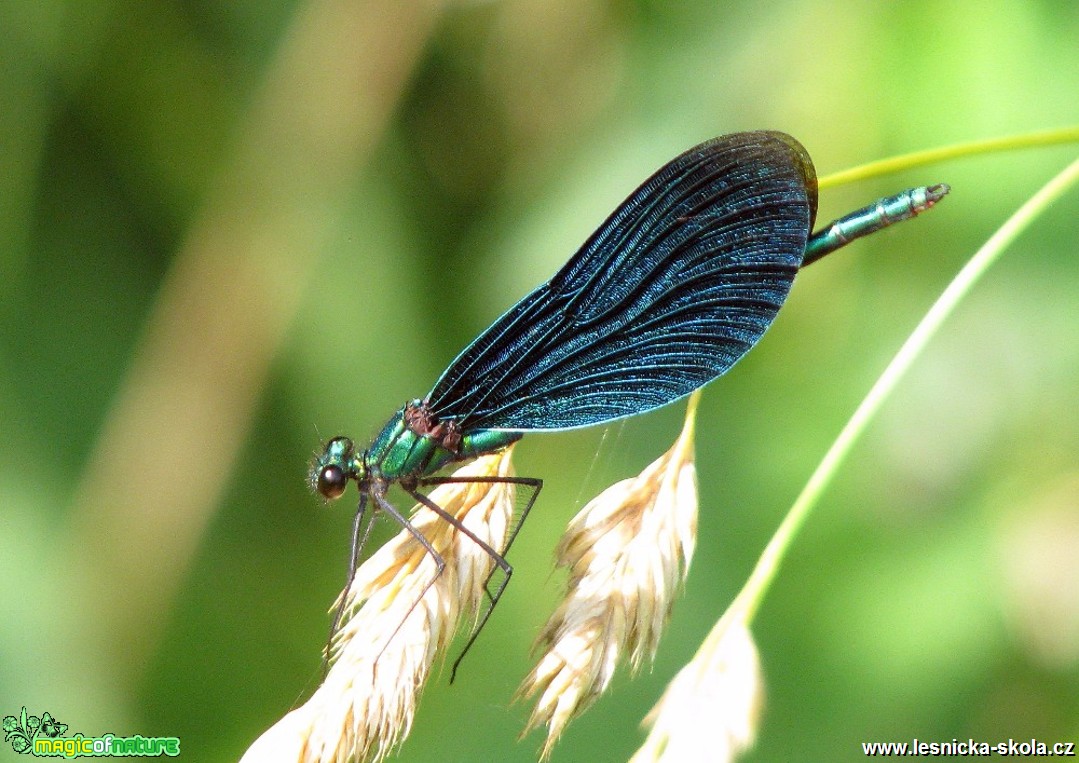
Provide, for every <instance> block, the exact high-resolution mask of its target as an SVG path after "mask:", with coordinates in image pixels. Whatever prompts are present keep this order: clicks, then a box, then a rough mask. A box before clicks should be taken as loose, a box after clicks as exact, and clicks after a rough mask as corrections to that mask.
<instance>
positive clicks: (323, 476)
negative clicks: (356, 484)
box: [318, 464, 348, 501]
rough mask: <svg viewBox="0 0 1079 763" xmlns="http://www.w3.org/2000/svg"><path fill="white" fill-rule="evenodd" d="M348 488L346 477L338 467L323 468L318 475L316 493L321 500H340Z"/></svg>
mask: <svg viewBox="0 0 1079 763" xmlns="http://www.w3.org/2000/svg"><path fill="white" fill-rule="evenodd" d="M346 487H348V476H347V475H346V474H345V472H344V470H343V469H341V467H340V466H334V465H332V464H331V465H330V466H324V467H323V468H322V471H320V472H319V473H318V492H319V493H320V494H321V495H322V497H323V498H326V499H328V500H331V501H332V500H333V499H334V498H340V497H341V496H342V495H343V494H344V492H345V488H346Z"/></svg>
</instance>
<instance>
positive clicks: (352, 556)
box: [324, 491, 374, 669]
mask: <svg viewBox="0 0 1079 763" xmlns="http://www.w3.org/2000/svg"><path fill="white" fill-rule="evenodd" d="M366 513H367V493H365V492H362V491H361V492H360V503H359V506H357V507H356V516H355V517H353V518H352V548H351V549H350V550H349V556H348V578H347V579H346V580H345V588H344V590H343V591H341V600H340V602H338V604H337V609H336V611H335V612H334V613H333V623H332V624H331V625H330V636H329V638H328V639H327V640H326V654H325V655H324V657H325V660H324V662H325V666H326V668H327V669H328V668H329V663H330V649H331V647H332V646H333V637H334V634H335V633H337V627H338V626H339V625H340V624H341V617H342V616H343V615H344V613H345V602H346V601H348V591H349V589H350V588H352V581H353V580H355V579H356V567H357V566H358V565H357V562H358V561H359V558H360V552H361V551H362V550H363V547H364V546H365V545H367V536H368V535H370V534H371V526H372V525H373V524H374V521H368V522H367V525H366V526H365V527H364V531H363V537H362V538H361V537H360V526H361V525H363V518H364V515H365V514H366Z"/></svg>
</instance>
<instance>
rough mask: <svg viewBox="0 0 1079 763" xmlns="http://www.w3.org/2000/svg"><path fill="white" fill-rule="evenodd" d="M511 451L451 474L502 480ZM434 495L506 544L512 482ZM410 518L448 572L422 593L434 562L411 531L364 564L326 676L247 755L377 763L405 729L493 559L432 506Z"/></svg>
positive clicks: (464, 485) (449, 488) (348, 595)
mask: <svg viewBox="0 0 1079 763" xmlns="http://www.w3.org/2000/svg"><path fill="white" fill-rule="evenodd" d="M511 450H512V448H508V449H506V450H504V451H501V452H500V453H496V454H492V455H489V456H483V457H481V458H478V459H476V460H475V461H473V462H471V463H469V464H467V465H466V466H464V467H462V468H460V469H458V470H457V471H456V472H454V474H453V476H454V477H455V478H465V479H467V478H469V477H495V476H498V477H506V476H508V475H510V474H511V470H510V451H511ZM429 497H430V498H431V500H432V501H434V502H435V503H436V504H438V505H439V506H441V507H443V508H444V509H445V510H446V511H447V512H449V513H450V514H452V515H453V516H454V517H456V518H457V519H458V521H460V522H461V523H462V524H463V525H464V526H465V527H467V528H468V529H469V530H471V531H472V532H473V533H475V534H476V535H477V536H478V537H479V538H481V539H482V540H484V541H486V542H487V543H488V544H489V545H491V546H492V547H494V548H502V547H503V546H504V545H505V543H506V539H507V532H508V528H509V527H510V523H511V521H512V517H513V510H514V489H513V485H510V484H505V483H483V482H471V483H468V482H456V483H447V484H443V485H439V486H438V487H436V488H435V489H434V490H432V491H431V493H430V496H429ZM411 521H412V524H413V526H414V527H415V528H416V529H417V530H419V531H420V532H421V533H423V535H424V537H426V538H427V540H428V541H429V542H430V543H431V546H432V547H433V548H434V549H435V550H436V551H437V552H438V553H439V554H440V555H441V556H442V558H443V559H444V560H445V562H446V568H445V570H444V571H443V573H442V575H441V576H439V577H438V579H437V580H435V582H434V584H433V585H431V586H430V587H429V588H427V590H426V591H424V588H425V587H426V586H427V585H428V583H429V582H430V581H431V580H432V579H433V578H434V576H435V573H436V570H437V567H436V565H435V562H434V560H433V559H432V558H431V556H430V554H428V553H426V551H425V550H424V549H423V547H422V546H421V545H420V544H419V543H417V542H416V540H415V538H413V537H412V535H411V534H410V533H409V532H408V531H407V530H402V531H401V532H400V533H398V534H397V535H396V536H395V537H394V538H393V539H392V540H391V541H389V542H388V543H387V544H386V545H384V546H383V547H382V548H380V549H379V550H378V551H377V552H375V553H374V554H373V555H372V556H371V557H370V558H369V559H368V560H367V561H365V562H364V563H363V564H362V565H360V567H359V568H358V569H357V570H356V576H355V578H354V579H353V581H352V585H351V586H350V587H349V589H348V590H347V591H345V592H343V593H342V595H343V596H344V597H345V609H344V612H343V614H342V623H341V627H340V628H339V629H338V631H337V633H336V634H335V636H334V639H333V644H332V645H331V666H330V669H329V671H328V672H327V675H326V679H325V681H323V683H322V685H321V686H320V687H319V688H318V689H317V690H316V691H315V693H314V694H313V695H312V696H311V698H310V699H309V700H308V701H307V702H306V703H305V704H304V705H303V706H302V707H300V708H298V709H296V710H294V711H292V712H291V713H289V714H288V715H286V716H285V717H284V718H282V719H281V721H279V722H278V723H277V724H276V725H275V726H273V727H272V728H270V729H269V730H268V731H267V732H266V733H265V734H263V736H262V737H261V738H260V739H259V740H257V741H256V742H255V744H254V745H253V746H252V747H251V748H250V749H249V750H248V752H247V754H246V755H245V756H244V758H243V761H248V762H250V763H253V762H254V761H263V760H273V761H278V760H281V761H284V760H288V761H297V762H302V763H315V762H316V761H318V762H320V763H321V762H323V761H334V762H335V763H345V762H346V761H364V760H368V759H371V760H374V761H380V760H382V759H383V758H385V756H386V755H388V754H389V753H390V752H391V751H392V750H393V748H394V747H395V746H396V745H397V744H398V743H399V742H400V741H402V740H403V739H404V738H405V737H406V736H407V735H408V732H409V729H410V728H411V725H412V719H413V715H414V712H415V708H416V703H417V700H418V699H419V694H420V692H421V690H422V688H423V685H424V683H425V681H426V679H427V675H428V672H429V671H430V668H431V665H432V664H433V662H434V659H435V656H436V655H437V654H438V653H439V652H441V651H443V650H444V649H445V647H446V645H447V644H448V643H449V641H450V639H451V638H452V636H453V633H454V631H455V630H456V628H457V625H458V623H459V621H460V620H461V616H462V614H465V615H466V616H472V615H473V614H474V613H475V612H477V611H478V609H479V606H480V604H481V602H482V598H483V596H484V584H485V583H486V580H487V577H488V575H489V574H490V572H491V569H492V566H493V563H492V561H491V559H490V557H489V556H488V555H487V554H486V553H485V552H484V551H483V550H482V549H481V548H480V547H479V546H478V545H477V544H476V543H474V542H473V541H472V540H471V539H469V538H467V537H465V535H464V534H463V533H460V532H457V530H456V529H455V528H454V527H453V526H451V525H450V524H449V523H448V522H446V521H445V520H443V519H441V518H440V517H438V516H437V515H436V514H435V513H434V512H432V511H430V510H429V509H427V508H426V507H423V506H421V505H417V506H416V507H414V508H413V510H412V515H411Z"/></svg>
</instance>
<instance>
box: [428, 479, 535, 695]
mask: <svg viewBox="0 0 1079 763" xmlns="http://www.w3.org/2000/svg"><path fill="white" fill-rule="evenodd" d="M469 482H484V483H488V484H510V485H524V486H525V487H530V488H532V494H531V495H530V496H529V498H528V501H527V503H526V504H525V507H524V509H522V510H521V517H520V519H518V520H517V522H516V523H515V525H514V527H513V529H512V530H511V531H510V535H509V539H508V540H507V542H506V545H505V547H504V548H503V550H502V552H501V553H499V552H497V551H496V550H495V549H494V548H492V547H491V546H490V545H489V544H487V543H485V542H483V541H482V540H480V539H479V538H477V537H476V535H475V534H474V533H473V532H472V531H471V530H469V529H468V528H467V527H464V526H463V525H462V524H461V523H460V522H459V521H458V520H457V518H456V517H454V516H452V515H451V514H449V513H448V512H447V511H445V510H444V509H443V508H442V507H441V506H438V505H436V504H435V503H434V502H433V501H430V499H428V498H427V497H426V496H424V495H423V494H422V493H416V492H414V491H409V493H410V494H412V496H413V497H414V498H416V500H418V501H420V502H421V503H423V504H424V505H425V506H427V507H428V508H429V509H431V510H432V511H434V512H435V513H437V514H438V515H439V516H441V517H442V518H443V519H445V520H446V521H447V522H449V523H450V524H451V525H453V526H454V527H455V528H457V529H459V530H461V532H463V533H464V534H465V535H466V536H467V537H468V538H469V539H471V540H472V541H474V542H475V543H476V545H478V546H479V547H480V549H481V550H482V551H483V552H484V553H486V554H487V555H488V556H489V557H491V560H492V561H493V562H494V563H495V565H496V566H497V568H499V569H501V570H502V572H503V573H504V574H505V577H504V578H503V579H502V582H501V584H500V585H499V586H498V589H497V590H496V591H495V592H494V593H491V589H490V583H491V578H492V577H493V576H494V574H495V570H494V569H492V570H491V572H490V573H489V574H488V575H487V580H485V581H484V583H483V591H484V593H486V594H487V599H488V600H489V601H490V605H489V606H488V607H487V608H486V609H485V610H484V613H483V614H482V615H481V616H480V618H479V620H478V621H477V622H476V627H475V628H473V629H472V633H471V634H469V636H468V641H467V642H466V643H465V646H464V648H463V649H462V650H461V654H459V655H458V656H457V659H456V660H454V661H453V667H452V668H450V683H453V681H454V679H456V677H457V668H458V667H459V666H460V665H461V660H463V659H464V658H465V655H466V654H468V651H469V650H470V649H471V648H472V645H473V644H474V643H476V639H477V638H479V635H480V631H482V630H483V628H484V626H485V625H487V621H488V620H489V619H490V618H491V613H492V612H494V609H495V605H497V604H498V602H499V600H500V599H501V598H502V594H503V592H505V590H506V587H507V586H508V585H509V582H510V577H511V576H512V575H513V566H512V565H510V563H509V562H508V561H507V560H506V557H505V554H508V553H509V550H510V546H511V545H513V541H514V540H516V538H517V533H518V532H520V530H521V526H522V525H523V524H524V521H525V519H526V518H527V517H528V512H529V511H531V510H532V506H533V505H534V504H535V503H536V499H537V498H538V497H539V494H540V490H542V489H543V480H541V479H537V478H535V477H429V478H427V479H424V480H420V483H419V484H421V485H424V486H426V485H445V484H450V483H469Z"/></svg>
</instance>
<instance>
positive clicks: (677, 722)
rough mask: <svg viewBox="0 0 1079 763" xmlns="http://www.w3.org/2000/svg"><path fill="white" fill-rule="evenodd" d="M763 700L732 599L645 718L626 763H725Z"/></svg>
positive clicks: (753, 725)
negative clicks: (641, 738) (642, 735)
mask: <svg viewBox="0 0 1079 763" xmlns="http://www.w3.org/2000/svg"><path fill="white" fill-rule="evenodd" d="M763 700H764V681H763V679H762V678H761V669H760V659H759V657H758V655H757V647H756V645H755V644H754V643H753V636H752V634H750V632H749V627H748V626H747V624H746V618H745V615H744V612H743V611H742V609H741V607H738V606H737V604H736V605H734V606H732V607H731V608H730V609H728V610H727V612H726V614H724V615H723V617H721V618H720V620H719V622H718V623H716V625H715V626H714V627H713V628H712V631H711V633H709V634H708V637H707V638H706V639H705V640H704V643H703V644H701V648H700V649H699V650H697V654H696V655H694V657H693V659H692V660H690V662H689V663H688V664H687V665H686V666H685V667H684V668H682V669H681V670H680V671H679V672H678V675H676V676H675V677H674V679H673V680H672V681H671V683H670V684H669V685H668V686H667V690H666V691H665V692H664V693H663V696H662V697H661V698H660V700H659V702H658V703H656V706H655V707H654V708H652V711H651V712H650V713H649V714H648V717H647V718H645V720H644V724H645V725H646V726H651V731H649V733H648V738H647V739H645V742H644V744H643V745H641V748H640V749H639V750H638V751H637V752H636V754H634V756H633V757H632V758H631V759H630V763H651V762H652V761H670V762H671V763H673V762H674V761H677V763H695V762H696V761H700V762H701V763H705V762H707V763H724V762H725V761H731V760H734V759H735V757H736V756H737V755H738V754H739V753H741V752H743V751H744V750H746V749H748V748H749V747H750V746H752V744H753V742H754V740H755V738H756V734H757V724H758V722H759V720H760V711H761V707H762V705H763Z"/></svg>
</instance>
